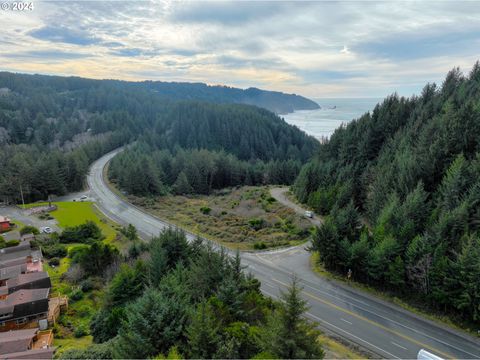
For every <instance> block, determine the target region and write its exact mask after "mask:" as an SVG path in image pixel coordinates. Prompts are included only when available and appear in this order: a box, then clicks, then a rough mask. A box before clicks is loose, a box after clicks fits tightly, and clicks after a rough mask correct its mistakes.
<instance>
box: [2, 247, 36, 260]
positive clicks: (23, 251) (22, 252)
mask: <svg viewBox="0 0 480 360" xmlns="http://www.w3.org/2000/svg"><path fill="white" fill-rule="evenodd" d="M15 247H17V246H14V247H12V249H13V248H15ZM6 249H7V248H3V249H0V262H7V261H11V260H16V259H20V258H26V257H28V256H31V255H32V250H30V248H20V249H16V251H2V250H6Z"/></svg>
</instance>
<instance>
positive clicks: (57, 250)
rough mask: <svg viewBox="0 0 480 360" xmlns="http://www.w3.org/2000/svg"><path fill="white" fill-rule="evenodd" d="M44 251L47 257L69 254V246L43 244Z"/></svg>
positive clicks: (60, 256)
mask: <svg viewBox="0 0 480 360" xmlns="http://www.w3.org/2000/svg"><path fill="white" fill-rule="evenodd" d="M42 253H43V255H44V256H45V257H46V258H53V257H59V258H62V257H65V256H67V247H66V246H65V245H63V244H48V245H44V246H42Z"/></svg>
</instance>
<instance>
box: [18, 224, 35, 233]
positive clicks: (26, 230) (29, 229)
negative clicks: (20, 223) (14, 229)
mask: <svg viewBox="0 0 480 360" xmlns="http://www.w3.org/2000/svg"><path fill="white" fill-rule="evenodd" d="M25 234H34V235H38V234H40V231H38V229H37V228H36V227H35V226H31V225H27V226H24V227H22V228H21V229H20V235H25Z"/></svg>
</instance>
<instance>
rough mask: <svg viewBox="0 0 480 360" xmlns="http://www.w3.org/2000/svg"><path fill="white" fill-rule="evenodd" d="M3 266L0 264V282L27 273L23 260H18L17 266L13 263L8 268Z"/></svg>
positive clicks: (25, 263)
mask: <svg viewBox="0 0 480 360" xmlns="http://www.w3.org/2000/svg"><path fill="white" fill-rule="evenodd" d="M3 265H4V264H0V282H2V281H5V280H8V279H11V278H14V277H17V276H18V275H20V274H26V273H27V262H26V260H25V259H20V261H19V263H18V264H17V263H15V262H13V263H11V264H10V266H3Z"/></svg>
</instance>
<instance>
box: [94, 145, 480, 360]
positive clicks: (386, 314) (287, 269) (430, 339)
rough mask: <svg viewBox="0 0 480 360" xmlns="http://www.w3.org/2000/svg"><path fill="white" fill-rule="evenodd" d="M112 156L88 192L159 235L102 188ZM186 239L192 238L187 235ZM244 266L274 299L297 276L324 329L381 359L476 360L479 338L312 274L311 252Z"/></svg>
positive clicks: (158, 223)
mask: <svg viewBox="0 0 480 360" xmlns="http://www.w3.org/2000/svg"><path fill="white" fill-rule="evenodd" d="M115 154H116V153H115V152H113V153H110V154H107V155H105V156H104V157H102V158H101V159H99V160H98V161H96V162H95V163H94V164H93V165H92V167H91V170H90V174H89V176H88V179H87V180H88V184H89V186H90V190H91V191H90V194H91V196H92V197H93V198H95V200H96V201H97V205H98V206H99V208H100V209H101V210H102V211H103V212H104V213H105V214H106V215H107V216H108V217H110V218H111V219H112V220H114V221H116V222H118V223H121V224H127V223H130V224H133V225H134V226H135V227H136V228H137V229H138V230H139V232H140V234H141V235H142V236H143V237H144V238H146V239H147V238H149V237H151V236H153V235H158V233H159V232H160V231H161V229H162V228H164V227H165V226H168V224H167V223H166V222H164V221H162V220H160V219H158V218H156V217H154V216H152V215H149V214H147V213H145V212H143V211H142V210H140V209H138V208H136V207H135V206H133V205H131V204H129V203H127V202H125V201H124V200H122V199H121V198H119V197H118V196H116V195H115V194H114V193H113V192H112V191H110V189H109V188H108V187H107V186H106V184H105V183H104V180H103V176H102V172H103V169H104V167H105V165H106V164H107V163H108V161H109V160H110V159H111V158H112V157H113V156H115ZM187 237H188V238H189V239H193V238H194V235H193V234H190V233H187ZM241 257H242V262H243V264H244V265H246V266H247V269H248V271H250V272H251V273H252V274H253V275H255V277H257V278H258V279H259V280H260V281H261V282H262V291H263V292H264V293H265V294H267V295H270V296H272V297H275V298H276V297H278V295H279V293H280V291H282V290H285V289H286V287H287V286H288V284H289V283H290V281H291V276H292V274H293V273H296V274H297V276H298V277H299V278H300V279H301V285H302V286H303V288H304V290H303V292H302V295H303V297H304V298H305V299H306V300H307V301H308V304H309V306H310V310H309V312H308V314H307V316H308V317H309V318H311V319H313V320H315V321H318V322H319V323H320V326H321V327H322V328H324V329H326V330H327V331H330V332H333V333H335V334H337V335H339V336H341V337H343V338H346V339H348V340H350V341H352V342H354V343H356V344H358V345H359V346H361V347H363V348H365V349H368V350H369V351H370V352H371V353H373V354H375V356H376V357H381V358H404V359H411V358H416V355H417V353H418V351H419V350H420V349H422V348H423V349H426V350H427V351H430V352H432V353H435V354H436V355H438V356H441V357H444V358H463V359H466V358H470V359H471V358H480V340H479V339H474V338H473V337H469V336H466V335H464V334H460V333H457V332H455V331H454V330H450V329H447V328H445V327H443V326H440V325H438V324H435V323H432V322H430V321H428V320H425V319H422V318H419V317H418V316H415V315H413V314H411V313H409V312H407V311H405V310H403V309H401V308H399V307H397V306H394V305H392V304H389V303H386V302H383V301H381V300H378V299H376V298H373V297H372V296H370V295H367V294H364V293H361V292H358V291H357V290H353V289H350V288H347V287H345V286H343V285H341V284H337V283H336V282H333V281H329V280H325V279H323V278H320V277H318V276H316V275H315V274H314V273H313V272H312V271H311V270H310V266H309V254H308V253H307V252H306V251H305V249H304V248H303V247H302V246H300V247H295V248H289V249H284V250H278V251H272V252H263V253H242V254H241Z"/></svg>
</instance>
